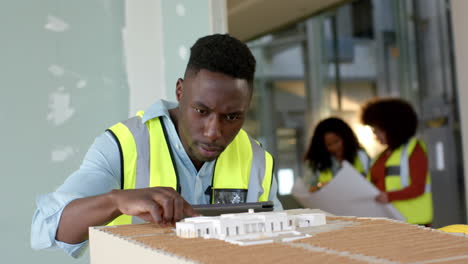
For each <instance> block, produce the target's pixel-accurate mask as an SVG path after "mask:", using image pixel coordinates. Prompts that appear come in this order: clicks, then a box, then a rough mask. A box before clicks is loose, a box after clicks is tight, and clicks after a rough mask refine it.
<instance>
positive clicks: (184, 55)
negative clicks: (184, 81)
mask: <svg viewBox="0 0 468 264" xmlns="http://www.w3.org/2000/svg"><path fill="white" fill-rule="evenodd" d="M187 53H188V52H187V48H186V47H185V46H184V45H181V46H179V57H180V58H181V59H182V60H185V59H186V58H187Z"/></svg>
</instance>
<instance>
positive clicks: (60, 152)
mask: <svg viewBox="0 0 468 264" xmlns="http://www.w3.org/2000/svg"><path fill="white" fill-rule="evenodd" d="M77 152H78V151H77V150H76V149H73V148H72V147H71V146H65V147H59V148H56V149H54V150H52V152H51V155H50V159H51V160H52V162H63V161H65V160H67V159H69V158H70V157H72V156H73V155H74V154H75V153H77Z"/></svg>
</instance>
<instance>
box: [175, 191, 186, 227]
mask: <svg viewBox="0 0 468 264" xmlns="http://www.w3.org/2000/svg"><path fill="white" fill-rule="evenodd" d="M183 217H184V199H183V198H182V197H178V198H177V199H174V223H175V222H178V221H180V219H182V218H183Z"/></svg>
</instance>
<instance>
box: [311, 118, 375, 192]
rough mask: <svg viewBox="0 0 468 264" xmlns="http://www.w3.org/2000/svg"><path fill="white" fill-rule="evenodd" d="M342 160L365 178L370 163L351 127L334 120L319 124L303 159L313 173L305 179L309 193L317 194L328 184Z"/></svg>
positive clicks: (340, 120) (330, 119)
mask: <svg viewBox="0 0 468 264" xmlns="http://www.w3.org/2000/svg"><path fill="white" fill-rule="evenodd" d="M344 160H346V161H348V162H349V163H350V164H352V165H353V166H354V168H355V169H356V170H357V171H358V172H360V173H362V174H363V175H366V173H367V171H368V169H369V165H370V159H369V156H368V155H367V153H366V152H365V151H364V149H363V148H362V147H361V145H360V144H359V141H358V139H357V137H356V135H355V134H354V132H353V130H352V129H351V127H349V125H348V124H346V122H344V121H343V120H342V119H339V118H336V117H331V118H327V119H324V120H322V121H321V122H320V123H319V124H318V125H317V127H316V128H315V131H314V135H313V136H312V140H311V143H310V146H309V149H308V150H307V152H306V154H305V157H304V161H305V163H306V165H307V167H308V168H309V169H310V170H311V171H312V176H311V177H310V178H311V179H305V182H306V183H308V184H310V187H309V191H311V192H313V191H316V190H318V189H320V188H321V187H323V186H324V185H325V184H327V183H328V182H329V181H331V180H332V179H333V177H334V175H335V174H336V173H337V172H338V171H339V169H340V168H341V163H342V162H343V161H344Z"/></svg>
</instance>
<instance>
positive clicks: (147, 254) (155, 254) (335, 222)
mask: <svg viewBox="0 0 468 264" xmlns="http://www.w3.org/2000/svg"><path fill="white" fill-rule="evenodd" d="M317 214H319V215H320V214H322V215H323V214H324V212H323V211H320V210H316V209H294V210H286V211H281V212H268V213H250V214H248V213H247V214H234V215H224V216H221V217H218V218H211V217H210V218H206V217H202V218H199V217H197V218H190V219H186V221H183V222H181V223H182V225H179V226H178V228H174V227H160V226H158V225H156V224H151V223H144V224H132V225H122V226H100V227H91V228H90V230H89V245H90V258H91V264H101V263H111V264H128V263H138V264H154V263H164V264H181V263H184V264H200V263H203V264H219V263H223V264H224V263H233V264H238V263H275V264H277V263H284V264H291V263H294V264H302V263H340V264H397V263H412V264H415V263H419V264H462V263H463V264H466V263H468V236H467V235H464V234H455V233H446V232H442V231H439V230H436V229H432V228H427V227H421V226H417V225H410V224H407V223H403V222H399V221H396V220H389V219H386V218H364V217H352V216H333V215H330V214H326V213H325V216H326V224H322V225H316V226H311V225H313V224H317V223H320V221H322V220H323V219H322V220H319V219H320V217H322V216H317V218H315V216H314V219H312V216H313V215H317ZM307 220H309V222H307ZM290 221H292V222H290ZM272 223H273V225H272ZM281 223H283V225H282V226H281ZM322 223H324V222H322ZM236 227H237V228H236ZM207 228H208V231H207ZM226 228H227V229H226ZM198 230H199V231H198ZM262 230H263V231H262ZM259 231H261V232H259ZM288 232H289V233H288ZM291 232H298V233H300V234H298V235H294V233H291ZM180 236H184V237H180ZM299 236H302V237H303V238H301V239H294V238H295V237H299ZM185 237H194V238H185ZM204 237H210V238H214V237H218V238H221V239H224V240H221V239H204ZM287 237H290V238H291V240H288V239H284V238H287ZM263 240H272V241H273V242H272V243H267V242H264V241H263ZM259 241H260V242H259ZM241 243H243V245H249V246H241V245H239V244H241Z"/></svg>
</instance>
